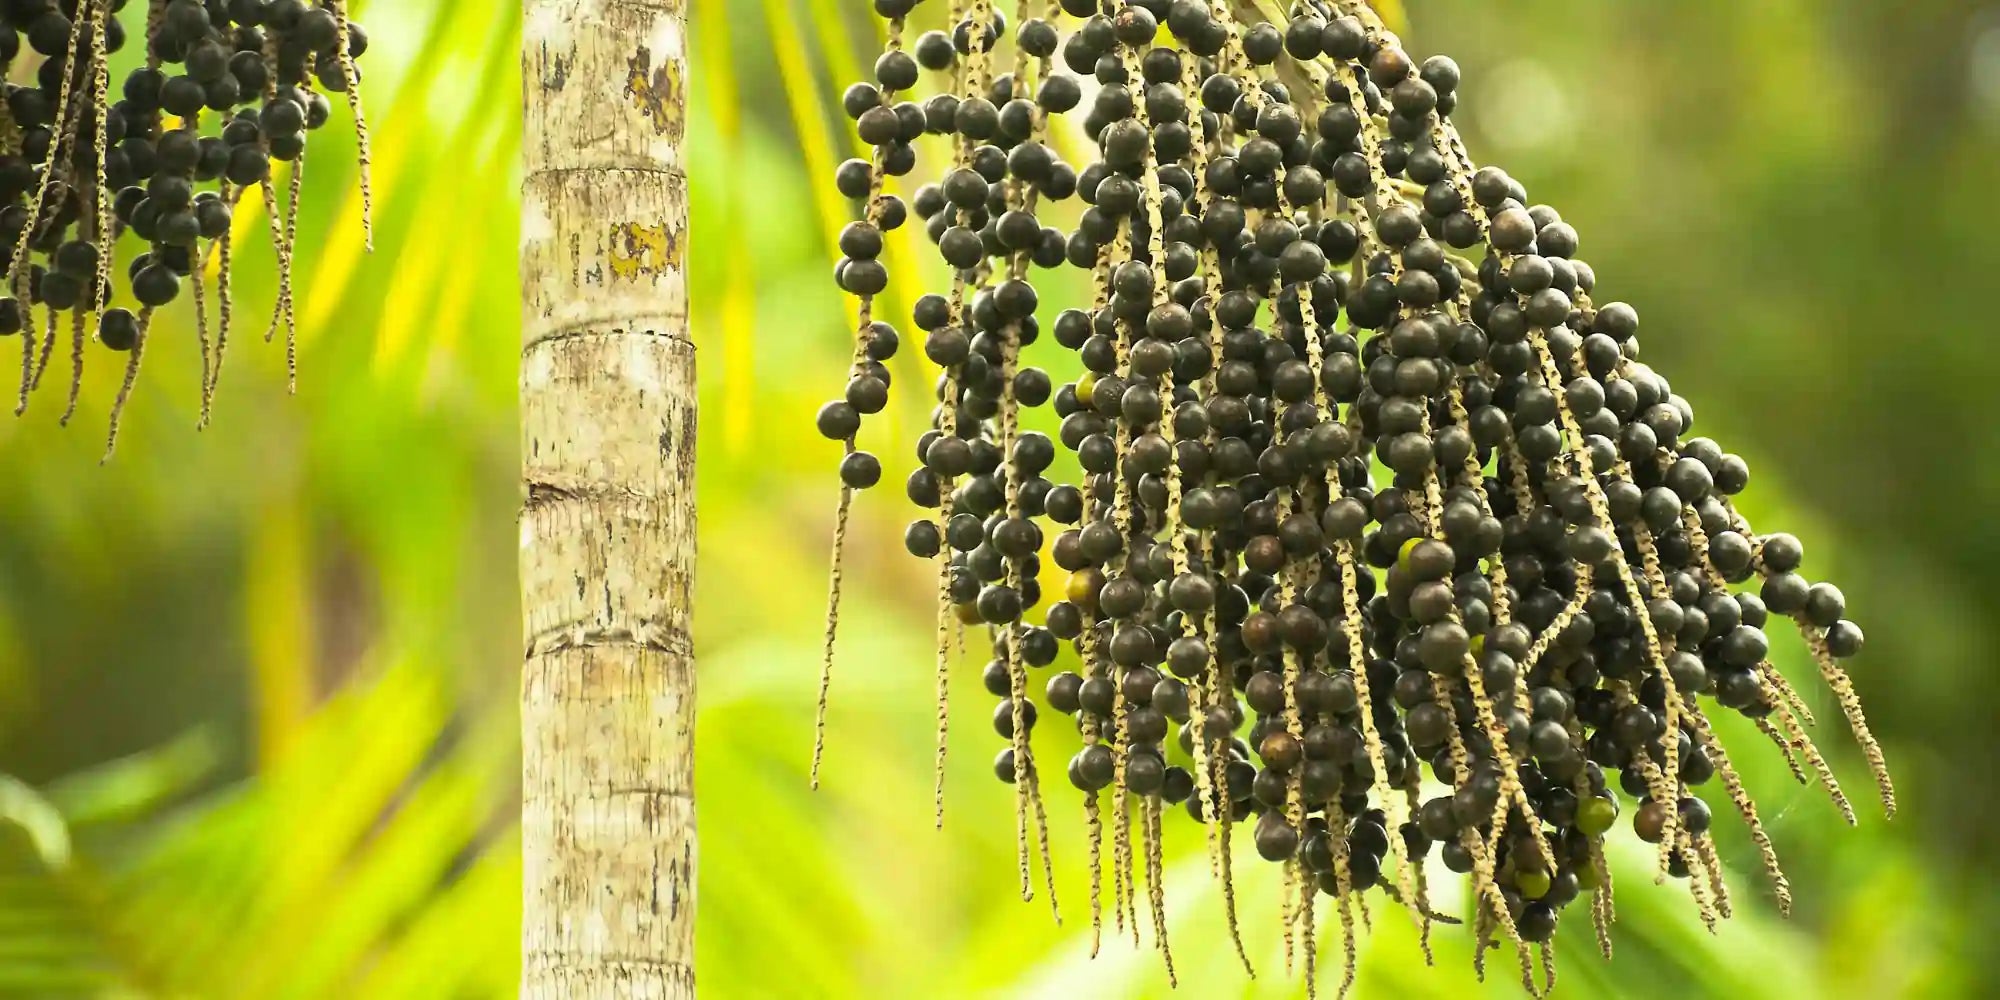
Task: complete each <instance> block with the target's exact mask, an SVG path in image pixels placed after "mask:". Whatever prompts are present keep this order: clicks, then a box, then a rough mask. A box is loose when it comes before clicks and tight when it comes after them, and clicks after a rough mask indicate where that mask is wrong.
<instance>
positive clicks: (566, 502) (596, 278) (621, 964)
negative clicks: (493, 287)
mask: <svg viewBox="0 0 2000 1000" xmlns="http://www.w3.org/2000/svg"><path fill="white" fill-rule="evenodd" d="M523 6H524V12H525V15H526V18H525V25H524V27H525V30H524V34H523V48H524V53H523V55H524V74H523V97H524V100H525V103H526V109H527V128H526V134H525V136H524V141H523V146H524V155H525V160H526V162H525V172H524V181H523V190H522V199H521V201H522V204H521V283H522V348H521V422H522V466H523V468H522V475H523V479H524V481H525V487H526V494H527V496H526V506H525V507H524V509H523V511H522V514H521V594H522V610H523V618H524V627H525V631H526V636H527V640H526V650H527V653H526V663H525V665H524V669H523V676H522V685H521V732H522V758H523V759H522V802H521V831H522V833H521V839H522V843H521V846H522V854H523V872H522V878H523V883H524V884H523V908H522V928H521V946H522V966H521V995H522V996H523V997H524V998H536V1000H540V998H550V1000H555V998H561V1000H594V998H610V997H618V998H638V1000H654V998H680V997H692V996H694V902H695V898H694V890H695V822H694V704H695V684H694V658H693V652H692V649H691V647H690V643H689V639H688V623H689V617H690V610H691V597H692V591H693V586H692V584H693V579H694V549H695V510H694V451H695V375H694V347H693V345H692V344H691V343H690V342H689V340H688V330H687V284H686V272H685V262H686V253H687V180H686V175H685V174H684V173H683V169H682V157H681V139H682V135H683V132H684V125H685V119H684V117H683V116H684V108H685V106H686V101H685V97H686V86H685V81H686V56H685V46H684V43H683V39H684V36H685V26H686V21H685V14H686V12H685V10H684V9H683V6H682V3H681V0H524V5H523Z"/></svg>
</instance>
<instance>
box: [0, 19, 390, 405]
mask: <svg viewBox="0 0 2000 1000" xmlns="http://www.w3.org/2000/svg"><path fill="white" fill-rule="evenodd" d="M126 6H127V4H126V0H6V2H5V3H0V64H4V65H7V66H9V67H11V66H14V65H16V64H17V63H18V62H19V61H21V60H24V59H28V58H35V59H39V60H40V62H39V66H38V67H37V69H36V70H35V72H34V73H33V74H30V75H31V76H32V78H33V80H34V82H33V83H32V84H20V85H15V84H8V85H6V87H5V97H6V107H7V112H8V116H9V118H10V120H11V123H12V125H13V129H12V130H11V134H10V139H11V140H12V141H11V142H9V143H8V144H7V146H6V148H5V149H4V151H0V206H4V207H0V267H4V269H5V283H4V287H0V335H15V334H24V335H25V336H24V339H23V360H22V371H23V374H22V386H21V406H22V407H25V406H26V405H27V397H28V392H29V390H30V389H31V388H32V387H33V386H35V385H37V384H39V382H40V378H41V374H42V371H43V369H44V368H45V366H46V365H47V364H48V360H49V356H50V354H51V350H52V347H53V344H54V341H55V339H56V337H57V333H58V317H60V316H62V315H64V314H68V315H69V316H71V317H72V327H73V330H74V343H73V363H74V364H75V365H76V366H77V370H78V372H79V373H80V371H81V364H82V345H83V336H84V329H85V318H86V317H94V318H95V321H96V322H95V330H94V332H95V335H96V339H97V340H98V342H99V343H101V344H103V345H104V346H105V347H107V348H110V349H111V350H114V351H121V352H130V353H131V354H132V355H133V357H132V358H131V359H129V360H128V366H130V367H131V368H136V364H137V355H138V353H139V351H140V350H141V349H143V346H144V338H145V333H146V330H147V327H148V319H149V318H150V314H151V311H152V310H153V309H156V308H158V307H160V306H164V305H166V304H168V303H170V302H173V301H174V300H176V299H178V298H179V297H180V296H181V295H182V292H183V285H184V284H185V283H187V282H189V281H190V280H192V281H193V282H195V284H196V289H195V291H196V293H197V297H198V298H199V296H200V293H201V291H202V288H201V287H200V283H201V282H202V281H204V280H205V276H204V275H203V274H202V273H201V271H202V267H203V263H204V261H206V260H207V255H208V254H209V253H212V252H214V251H215V250H217V249H220V250H222V252H223V253H225V254H226V253H227V252H228V241H229V237H230V226H231V215H232V209H233V208H234V206H235V204H236V201H237V199H238V198H239V197H241V195H242V194H243V193H244V192H245V191H246V190H249V189H252V188H261V189H262V192H263V195H264V198H265V202H266V204H267V205H270V206H272V211H271V212H270V213H269V214H271V215H272V217H273V220H272V236H273V239H274V241H275V242H277V244H278V251H279V256H280V259H281V264H282V265H283V271H284V272H285V273H284V276H283V278H282V284H283V285H284V287H283V288H282V289H281V291H280V302H279V305H278V309H279V313H280V315H281V317H283V318H284V319H285V321H286V323H287V325H288V326H289V316H290V309H291V303H290V301H289V269H290V261H289V258H290V247H291V242H292V240H293V237H294V233H293V224H292V222H291V220H290V219H286V220H283V221H280V220H279V218H278V215H277V211H276V204H277V199H276V197H275V194H274V192H273V191H272V184H271V178H272V173H273V164H274V162H280V163H292V164H295V167H294V169H293V172H292V177H293V186H294V191H293V196H292V201H291V206H290V209H288V210H287V214H289V213H290V212H291V211H295V210H296V207H297V194H296V184H297V179H298V176H299V174H298V167H297V166H296V164H298V163H299V162H300V161H301V160H302V159H303V157H304V155H305V149H306V136H307V134H308V133H309V132H311V131H313V130H315V129H318V128H320V127H321V126H323V125H325V124H326V122H327V121H328V119H329V117H330V116H331V113H332V102H333V101H334V100H340V99H343V98H342V96H341V95H345V97H344V99H345V100H347V101H348V102H349V103H350V106H351V107H353V109H354V110H355V112H356V114H357V117H358V113H359V95H358V84H359V75H358V71H357V69H356V66H355V59H356V58H357V57H358V56H360V55H361V54H362V53H363V52H364V51H366V49H367V46H368V42H367V36H366V34H364V33H363V31H362V29H361V26H360V25H358V24H355V23H353V22H351V21H350V20H349V19H348V17H347V12H346V4H345V0H318V2H312V3H309V2H307V0H209V2H206V3H203V2H201V0H153V2H152V3H150V4H149V5H147V7H146V12H145V13H146V27H145V35H144V44H145V50H146V51H145V59H144V60H143V62H142V64H141V65H139V66H137V67H135V68H134V69H132V70H131V71H130V72H129V73H127V74H126V76H125V77H124V79H123V80H122V81H121V82H120V86H119V88H118V89H117V90H116V91H113V89H112V86H113V81H112V79H111V72H110V59H111V57H112V56H113V55H115V54H117V53H118V52H119V51H120V50H122V49H123V48H124V47H125V45H126V42H127V34H126V27H125V25H124V23H123V21H122V20H121V19H120V16H119V15H120V13H121V11H123V10H124V8H125V7H126ZM329 94H332V95H334V96H333V97H329V96H328V95H329ZM364 150H365V144H364ZM363 157H364V162H365V157H366V154H365V152H364V153H363ZM126 231H130V232H132V233H133V234H134V235H136V236H137V237H139V238H140V239H141V240H144V241H146V243H147V244H148V247H147V249H146V251H145V252H143V253H141V254H139V255H137V256H135V257H134V258H133V259H132V260H131V262H130V264H129V266H128V268H127V281H126V289H125V291H126V292H127V293H129V295H130V297H131V299H132V300H133V302H134V303H136V307H135V308H128V307H126V306H122V305H114V303H115V302H117V300H118V299H119V298H120V295H119V293H118V289H117V288H116V282H114V281H113V280H112V264H113V253H112V251H113V247H114V245H115V243H116V240H117V237H118V236H119V235H121V234H123V233H124V232H126ZM222 280H223V281H224V282H226V281H227V268H226V267H225V268H224V275H223V279H222ZM218 291H219V292H220V293H221V294H220V298H221V304H222V308H223V312H222V316H221V318H220V322H221V324H222V325H221V327H220V328H219V329H218V330H217V331H216V337H217V341H216V349H215V350H216V354H215V355H214V357H213V359H212V360H211V359H210V357H209V352H208V345H207V343H206V337H207V331H206V320H207V317H206V315H205V312H206V309H205V306H203V311H204V316H203V317H202V318H203V336H204V344H203V353H204V361H205V364H206V366H207V367H208V368H209V371H208V372H206V373H205V374H204V382H203V400H204V413H206V403H207V400H208V398H209V396H210V395H211V394H212V393H213V390H214V381H213V379H214V374H215V369H216V368H219V366H220V362H221V358H220V351H221V347H222V346H223V345H224V344H226V341H227V336H228V324H229V316H228V303H229V298H228V294H227V286H226V284H225V285H224V286H223V287H222V288H220V289H219V290H218ZM38 309H41V310H45V314H44V315H45V317H46V318H45V320H44V321H43V322H38V321H37V317H36V311H37V310H38ZM275 322H276V321H275V320H274V324H275ZM44 324H45V326H44ZM38 339H39V343H40V349H39V352H37V351H36V343H37V341H38ZM75 384H76V379H75V378H74V377H73V378H72V390H71V393H72V394H71V404H70V405H71V407H72V408H73V407H74V405H75V395H74V393H75ZM127 391H128V392H129V380H128V386H127ZM121 402H122V396H121ZM115 419H116V418H115V416H114V428H115Z"/></svg>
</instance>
